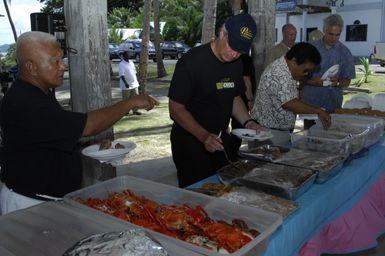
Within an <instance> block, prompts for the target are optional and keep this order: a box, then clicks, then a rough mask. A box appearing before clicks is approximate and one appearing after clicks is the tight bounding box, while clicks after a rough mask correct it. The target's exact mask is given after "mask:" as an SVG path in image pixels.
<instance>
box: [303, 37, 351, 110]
mask: <svg viewBox="0 0 385 256" xmlns="http://www.w3.org/2000/svg"><path fill="white" fill-rule="evenodd" d="M313 45H314V46H315V47H316V48H317V49H318V51H319V52H320V54H321V57H322V60H321V64H320V65H319V68H318V69H317V70H316V71H315V72H313V74H312V77H322V75H323V74H324V73H325V71H327V70H328V69H329V68H330V67H332V66H333V65H336V64H339V71H338V73H337V76H336V77H337V79H338V80H341V79H353V78H355V77H356V72H355V67H354V59H353V56H352V54H351V52H350V51H349V49H348V48H347V47H346V46H345V45H343V44H342V43H341V42H337V44H336V45H334V46H333V47H331V48H329V49H328V48H326V47H325V44H324V43H323V39H320V40H317V41H314V42H313ZM302 99H303V101H304V102H306V103H309V104H312V105H315V106H318V107H321V108H324V109H326V111H328V112H334V110H335V109H336V108H340V107H341V106H342V100H343V94H342V88H340V87H330V86H328V87H319V86H311V85H305V86H304V88H303V98H302Z"/></svg>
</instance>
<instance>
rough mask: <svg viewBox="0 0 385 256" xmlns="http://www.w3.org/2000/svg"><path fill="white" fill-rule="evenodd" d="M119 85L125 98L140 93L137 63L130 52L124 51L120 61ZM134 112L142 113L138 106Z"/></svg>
mask: <svg viewBox="0 0 385 256" xmlns="http://www.w3.org/2000/svg"><path fill="white" fill-rule="evenodd" d="M119 86H120V89H121V90H122V97H123V100H126V99H129V98H131V97H134V96H136V95H139V90H138V87H139V82H138V79H137V78H136V68H135V64H134V63H133V62H132V61H131V60H130V59H129V55H128V52H123V54H122V60H121V61H120V63H119ZM132 112H133V114H134V115H141V114H142V113H140V112H139V111H138V109H136V108H135V109H133V110H132Z"/></svg>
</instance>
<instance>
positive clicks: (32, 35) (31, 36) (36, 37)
mask: <svg viewBox="0 0 385 256" xmlns="http://www.w3.org/2000/svg"><path fill="white" fill-rule="evenodd" d="M34 43H42V44H44V43H56V44H58V42H57V40H56V37H54V36H53V35H51V34H48V33H44V32H40V31H30V32H25V33H23V34H21V35H20V36H19V37H18V38H17V42H16V60H17V62H18V63H22V59H23V56H22V55H23V54H24V53H23V48H24V47H26V46H27V45H31V44H34Z"/></svg>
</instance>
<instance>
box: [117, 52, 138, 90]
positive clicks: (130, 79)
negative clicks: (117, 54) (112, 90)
mask: <svg viewBox="0 0 385 256" xmlns="http://www.w3.org/2000/svg"><path fill="white" fill-rule="evenodd" d="M118 68H119V86H120V89H121V90H131V89H135V88H138V87H139V82H138V79H137V77H136V67H135V64H134V62H132V61H131V60H128V61H125V60H123V59H122V60H121V61H120V63H119V66H118ZM122 76H124V78H125V79H126V82H127V83H128V85H129V88H127V87H126V85H125V84H124V82H123V80H122V78H121V77H122Z"/></svg>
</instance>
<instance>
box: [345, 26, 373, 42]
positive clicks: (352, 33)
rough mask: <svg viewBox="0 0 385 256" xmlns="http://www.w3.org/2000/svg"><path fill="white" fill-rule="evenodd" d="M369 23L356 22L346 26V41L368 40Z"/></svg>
mask: <svg viewBox="0 0 385 256" xmlns="http://www.w3.org/2000/svg"><path fill="white" fill-rule="evenodd" d="M367 33H368V24H354V25H347V26H346V41H347V42H348V41H366V38H367Z"/></svg>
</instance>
